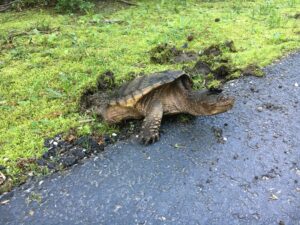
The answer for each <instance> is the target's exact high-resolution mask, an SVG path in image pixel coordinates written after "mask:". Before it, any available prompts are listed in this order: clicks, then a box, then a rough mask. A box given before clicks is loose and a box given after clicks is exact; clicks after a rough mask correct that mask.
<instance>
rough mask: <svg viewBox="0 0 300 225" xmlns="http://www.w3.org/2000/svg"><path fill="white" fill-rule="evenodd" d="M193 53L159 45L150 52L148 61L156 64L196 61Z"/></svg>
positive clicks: (168, 45)
mask: <svg viewBox="0 0 300 225" xmlns="http://www.w3.org/2000/svg"><path fill="white" fill-rule="evenodd" d="M197 56H198V54H197V53H196V52H195V51H184V50H181V49H178V48H176V47H175V46H173V45H170V44H167V43H165V44H160V45H158V46H156V47H154V48H153V49H151V50H150V61H151V62H152V63H157V64H166V63H186V62H191V61H194V60H197Z"/></svg>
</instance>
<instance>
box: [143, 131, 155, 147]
mask: <svg viewBox="0 0 300 225" xmlns="http://www.w3.org/2000/svg"><path fill="white" fill-rule="evenodd" d="M158 140H159V133H154V134H151V135H145V134H141V138H140V141H141V143H142V144H144V145H150V144H153V143H155V142H157V141H158Z"/></svg>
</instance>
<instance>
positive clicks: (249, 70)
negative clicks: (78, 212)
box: [242, 64, 265, 77]
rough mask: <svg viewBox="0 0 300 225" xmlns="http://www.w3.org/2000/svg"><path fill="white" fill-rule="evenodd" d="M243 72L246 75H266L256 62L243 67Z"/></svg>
mask: <svg viewBox="0 0 300 225" xmlns="http://www.w3.org/2000/svg"><path fill="white" fill-rule="evenodd" d="M242 74H243V75H244V76H255V77H262V76H264V75H265V72H264V71H263V70H262V68H261V67H259V66H258V65H256V64H250V65H248V66H247V67H245V68H244V69H242Z"/></svg>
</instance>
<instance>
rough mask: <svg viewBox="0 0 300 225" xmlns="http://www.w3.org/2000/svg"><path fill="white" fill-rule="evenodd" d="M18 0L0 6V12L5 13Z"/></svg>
mask: <svg viewBox="0 0 300 225" xmlns="http://www.w3.org/2000/svg"><path fill="white" fill-rule="evenodd" d="M19 1H20V0H16V1H12V2H9V3H6V4H3V5H0V12H5V11H6V10H8V9H9V8H10V7H11V6H12V5H13V4H14V3H17V2H19Z"/></svg>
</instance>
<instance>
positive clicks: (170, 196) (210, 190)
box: [0, 53, 300, 225]
mask: <svg viewBox="0 0 300 225" xmlns="http://www.w3.org/2000/svg"><path fill="white" fill-rule="evenodd" d="M266 73H267V76H266V77H264V78H255V77H246V78H243V79H240V80H236V81H232V82H229V83H228V84H227V88H226V92H228V93H230V94H231V95H233V96H235V97H236V104H235V106H234V108H233V110H232V111H230V112H228V113H224V114H221V115H217V116H212V117H199V118H197V119H193V120H190V121H188V122H180V121H177V122H165V123H164V124H163V127H162V130H163V131H164V132H163V134H162V136H161V140H160V142H158V143H155V144H153V145H151V146H147V147H144V146H141V145H139V144H138V143H137V142H136V139H135V138H134V137H133V138H131V139H129V140H127V141H122V142H118V143H117V144H115V145H111V146H109V147H107V148H106V149H105V151H104V152H103V153H100V154H98V155H97V156H96V157H94V158H90V159H88V160H86V161H85V162H84V163H83V164H82V165H76V166H74V167H72V168H71V169H70V170H68V171H64V172H60V173H57V174H53V175H51V176H49V177H47V178H45V179H43V180H37V181H31V182H29V183H27V184H25V185H23V186H22V187H20V188H17V189H15V190H14V191H13V192H11V193H10V194H9V195H6V196H2V197H0V201H4V200H9V203H7V204H6V205H0V224H1V225H2V224H3V225H4V224H44V225H46V224H209V225H214V224H218V225H219V224H231V225H233V224H280V225H284V224H285V225H297V224H300V117H299V115H300V114H299V111H300V110H299V109H300V102H299V101H300V97H299V96H300V87H299V85H300V53H297V54H292V55H290V56H288V57H286V58H285V59H283V60H281V61H280V62H279V63H276V64H274V65H271V66H269V67H268V68H266ZM297 84H299V85H297Z"/></svg>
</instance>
